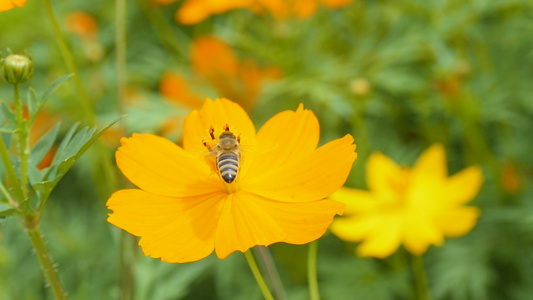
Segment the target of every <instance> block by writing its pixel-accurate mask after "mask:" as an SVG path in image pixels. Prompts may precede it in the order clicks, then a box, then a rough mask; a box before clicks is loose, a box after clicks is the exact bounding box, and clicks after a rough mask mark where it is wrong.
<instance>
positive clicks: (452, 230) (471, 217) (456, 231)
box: [435, 207, 481, 237]
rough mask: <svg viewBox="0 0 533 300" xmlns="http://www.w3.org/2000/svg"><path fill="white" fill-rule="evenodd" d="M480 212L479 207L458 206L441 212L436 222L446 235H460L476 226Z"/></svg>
mask: <svg viewBox="0 0 533 300" xmlns="http://www.w3.org/2000/svg"><path fill="white" fill-rule="evenodd" d="M480 213H481V212H480V210H479V209H478V208H477V207H457V208H454V209H448V210H445V211H442V212H440V213H439V215H438V216H437V218H436V220H435V222H436V225H437V226H438V227H439V228H440V230H441V231H442V233H443V234H444V235H445V236H447V237H459V236H463V235H465V234H467V233H468V232H470V230H472V228H474V226H475V225H476V221H477V219H478V217H479V215H480Z"/></svg>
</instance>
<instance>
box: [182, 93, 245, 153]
mask: <svg viewBox="0 0 533 300" xmlns="http://www.w3.org/2000/svg"><path fill="white" fill-rule="evenodd" d="M226 124H228V125H230V131H231V132H233V133H234V134H236V135H240V138H241V145H242V146H243V147H247V146H248V145H255V126H254V124H253V123H252V120H251V119H250V117H249V116H248V114H247V113H246V111H244V109H243V108H242V107H240V106H239V104H237V103H234V102H231V101H229V100H227V99H224V98H222V99H215V100H214V101H213V100H210V99H206V100H204V103H203V105H202V108H201V109H200V110H194V111H192V112H191V113H189V115H187V117H185V121H184V123H183V147H184V148H185V150H187V151H189V152H191V153H202V152H203V151H205V146H204V145H202V140H203V139H204V138H205V137H206V136H208V135H209V128H210V127H211V126H213V127H219V128H222V127H224V126H225V125H226ZM217 138H218V137H217Z"/></svg>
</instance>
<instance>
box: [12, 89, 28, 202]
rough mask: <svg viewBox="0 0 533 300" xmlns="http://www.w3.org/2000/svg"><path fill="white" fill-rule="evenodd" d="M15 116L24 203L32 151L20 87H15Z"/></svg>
mask: <svg viewBox="0 0 533 300" xmlns="http://www.w3.org/2000/svg"><path fill="white" fill-rule="evenodd" d="M13 89H14V94H15V95H14V102H15V114H16V117H17V136H18V154H19V159H20V174H19V176H20V188H21V190H22V199H20V201H24V200H26V199H27V198H28V156H29V154H30V149H29V148H28V126H26V123H25V122H24V116H23V115H22V102H21V101H20V85H19V84H15V85H13Z"/></svg>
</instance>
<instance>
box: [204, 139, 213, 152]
mask: <svg viewBox="0 0 533 300" xmlns="http://www.w3.org/2000/svg"><path fill="white" fill-rule="evenodd" d="M202 144H203V145H204V146H205V147H206V148H207V150H209V152H213V149H212V148H211V146H209V144H208V143H206V142H205V141H202Z"/></svg>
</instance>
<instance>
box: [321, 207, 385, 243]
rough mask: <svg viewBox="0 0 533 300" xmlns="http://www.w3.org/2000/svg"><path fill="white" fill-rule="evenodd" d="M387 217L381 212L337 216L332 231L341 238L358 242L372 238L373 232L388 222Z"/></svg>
mask: <svg viewBox="0 0 533 300" xmlns="http://www.w3.org/2000/svg"><path fill="white" fill-rule="evenodd" d="M386 221H387V219H386V218H383V215H382V214H380V213H379V212H376V213H370V214H364V215H360V216H353V217H341V218H336V219H335V221H333V224H331V227H330V229H331V232H333V234H335V235H336V236H338V237H339V238H340V239H341V240H344V241H348V242H358V241H362V240H364V239H366V238H367V237H368V238H371V237H372V234H373V233H374V232H375V231H376V230H377V229H378V228H379V227H380V226H382V225H383V224H384V222H386Z"/></svg>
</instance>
